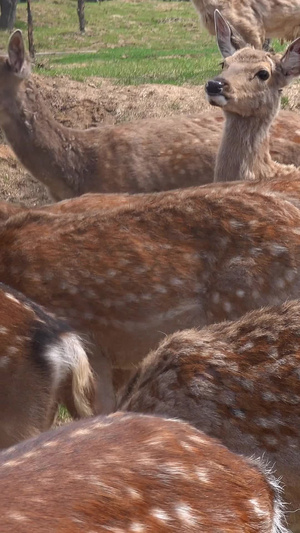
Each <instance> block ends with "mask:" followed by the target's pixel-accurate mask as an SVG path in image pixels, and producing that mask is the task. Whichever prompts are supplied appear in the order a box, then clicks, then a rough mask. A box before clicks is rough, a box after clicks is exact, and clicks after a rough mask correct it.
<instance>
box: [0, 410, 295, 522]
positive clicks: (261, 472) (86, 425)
mask: <svg viewBox="0 0 300 533" xmlns="http://www.w3.org/2000/svg"><path fill="white" fill-rule="evenodd" d="M133 451H134V453H133ZM41 465H42V466H41ZM0 483H1V495H0V512H1V532H2V533H12V532H14V533H35V532H37V531H45V532H46V531H47V532H48V531H49V532H50V531H51V532H52V531H53V532H54V531H55V533H71V532H72V533H79V532H83V531H86V532H87V531H90V532H92V531H93V532H95V533H96V532H99V533H100V532H104V531H111V532H116V533H117V532H121V531H122V532H125V531H126V532H143V531H147V532H149V533H167V532H171V531H172V532H174V533H179V532H180V533H181V532H183V531H184V532H186V533H192V532H196V531H202V532H205V533H215V532H216V531H218V532H220V533H241V532H244V533H248V532H250V531H251V533H262V532H263V533H275V532H276V533H287V530H286V528H285V526H284V525H283V524H284V517H283V512H282V504H281V498H280V489H279V488H278V482H277V481H276V480H275V478H273V476H271V475H270V474H269V472H266V471H265V468H264V467H263V465H261V464H260V462H259V461H253V460H250V459H245V458H243V457H239V456H237V455H235V454H233V453H232V452H230V451H229V450H227V449H226V448H225V447H224V446H222V445H221V444H219V443H218V442H217V441H215V440H214V439H210V438H209V437H207V436H206V435H204V434H203V433H201V432H199V431H197V430H196V429H194V428H192V427H190V426H189V425H188V424H185V423H183V422H180V421H177V420H165V419H162V418H156V417H148V416H142V415H129V414H115V415H111V416H109V417H106V418H100V417H97V418H94V419H90V420H86V421H83V422H77V423H75V424H69V425H68V426H65V427H60V428H59V429H56V430H55V431H51V432H48V433H45V434H43V435H41V436H39V437H38V438H35V439H31V440H29V441H27V442H25V443H22V444H19V445H18V446H16V447H14V448H11V449H9V450H7V451H5V452H2V453H1V454H0ZM16 492H17V496H18V497H16Z"/></svg>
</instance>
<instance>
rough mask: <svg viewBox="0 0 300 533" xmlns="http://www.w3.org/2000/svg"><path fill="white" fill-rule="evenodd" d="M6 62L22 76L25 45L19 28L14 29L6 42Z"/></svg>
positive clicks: (24, 62)
mask: <svg viewBox="0 0 300 533" xmlns="http://www.w3.org/2000/svg"><path fill="white" fill-rule="evenodd" d="M8 64H9V66H10V67H11V69H12V70H13V72H15V74H19V75H20V76H22V77H23V75H24V74H25V72H24V71H25V70H26V69H25V64H26V57H25V47H24V41H23V35H22V32H21V31H20V30H16V31H15V32H14V33H13V34H12V35H11V37H10V39H9V42H8Z"/></svg>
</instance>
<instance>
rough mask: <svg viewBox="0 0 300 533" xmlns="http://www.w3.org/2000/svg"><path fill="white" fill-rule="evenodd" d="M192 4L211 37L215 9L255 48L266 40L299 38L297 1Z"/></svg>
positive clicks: (198, 0) (199, 0) (236, 0)
mask: <svg viewBox="0 0 300 533" xmlns="http://www.w3.org/2000/svg"><path fill="white" fill-rule="evenodd" d="M193 3H194V5H195V8H196V9H197V11H198V13H199V15H200V17H201V19H202V23H203V24H204V26H205V27H206V28H207V30H208V31H209V33H210V34H211V35H214V33H215V26H214V11H215V9H218V10H219V11H221V13H222V15H223V16H224V17H226V19H227V20H228V21H229V22H230V24H232V25H233V26H234V27H235V28H236V29H237V30H238V32H239V33H240V34H241V35H242V37H243V38H244V40H245V41H246V42H248V43H249V44H251V45H252V46H254V47H255V48H262V46H263V44H264V42H265V40H266V39H271V38H277V39H282V40H287V41H290V40H293V39H295V38H296V37H298V36H299V35H300V1H299V0H193Z"/></svg>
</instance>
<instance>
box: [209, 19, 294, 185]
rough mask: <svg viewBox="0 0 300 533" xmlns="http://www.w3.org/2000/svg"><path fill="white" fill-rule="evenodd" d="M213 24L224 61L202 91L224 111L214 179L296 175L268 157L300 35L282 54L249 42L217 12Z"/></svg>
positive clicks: (290, 76)
mask: <svg viewBox="0 0 300 533" xmlns="http://www.w3.org/2000/svg"><path fill="white" fill-rule="evenodd" d="M215 23H216V33H217V40H218V45H219V48H220V51H221V53H222V55H223V57H224V63H223V70H222V74H221V75H220V76H217V77H216V78H214V79H213V80H210V81H209V82H208V83H207V84H206V93H207V96H208V100H209V102H210V103H211V104H212V105H214V106H219V107H221V108H222V110H223V112H224V115H225V127H224V130H223V135H222V141H221V146H220V149H219V151H218V155H217V160H216V167H215V181H233V180H240V179H254V178H259V179H261V180H269V179H272V178H284V177H285V178H287V179H289V180H293V179H299V178H300V169H298V168H296V167H294V166H292V165H283V164H279V163H277V162H275V161H273V160H272V158H271V155H270V151H269V130H270V126H271V124H272V121H273V119H274V117H275V116H276V114H277V112H278V109H279V105H280V96H281V91H282V89H283V88H284V87H285V86H286V85H288V84H289V83H290V82H291V81H292V80H293V79H294V78H295V77H296V76H299V74H300V38H299V39H296V41H294V42H293V43H292V44H291V45H290V46H289V47H288V48H287V50H286V52H285V54H284V55H283V56H282V57H280V56H279V55H275V54H270V53H267V52H263V51H261V50H254V49H253V48H250V47H249V46H247V44H246V43H245V42H244V41H243V40H242V39H241V37H240V36H238V37H237V35H236V32H235V29H234V28H232V27H230V26H229V25H228V23H227V22H226V20H225V19H224V18H223V17H222V15H221V14H220V13H219V12H218V11H216V12H215Z"/></svg>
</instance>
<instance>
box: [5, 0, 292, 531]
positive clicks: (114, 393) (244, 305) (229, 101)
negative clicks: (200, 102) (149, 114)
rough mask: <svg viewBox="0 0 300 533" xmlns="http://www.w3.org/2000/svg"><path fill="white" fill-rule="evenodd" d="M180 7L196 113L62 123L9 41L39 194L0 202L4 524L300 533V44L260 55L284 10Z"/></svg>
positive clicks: (24, 150) (20, 50)
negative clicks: (61, 411)
mask: <svg viewBox="0 0 300 533" xmlns="http://www.w3.org/2000/svg"><path fill="white" fill-rule="evenodd" d="M194 4H195V7H196V8H197V9H198V10H199V12H200V14H201V17H202V19H203V21H204V23H205V24H206V26H207V27H208V29H209V31H211V32H212V33H216V37H217V42H218V46H219V49H220V52H221V54H222V56H223V63H222V71H221V73H220V74H219V75H218V76H216V77H215V78H214V79H211V80H209V81H207V83H206V86H205V90H206V95H207V98H208V101H209V103H210V104H211V105H212V106H215V107H216V108H217V110H216V111H215V112H214V113H208V112H205V113H202V114H199V115H198V116H195V117H189V116H185V117H184V116H183V117H173V118H166V119H160V120H158V119H156V120H154V119H152V120H141V121H137V122H132V123H129V124H121V125H117V126H103V127H99V128H91V129H88V130H85V131H82V130H79V129H78V130H77V129H72V128H67V127H64V126H62V125H61V124H59V123H58V122H56V121H55V120H54V119H53V117H52V116H51V113H50V112H49V110H48V109H47V108H46V106H45V104H44V103H43V101H42V99H41V97H40V95H39V93H38V90H37V88H36V86H35V83H34V81H33V80H32V79H31V78H30V63H29V62H28V60H27V58H26V55H25V49H24V42H23V37H22V34H21V32H20V31H18V30H17V31H15V32H14V33H13V34H12V36H11V37H10V40H9V44H8V55H7V56H5V57H4V56H2V57H0V126H1V128H2V130H3V131H4V133H5V136H6V138H7V140H8V142H9V143H10V145H11V147H12V149H13V150H14V152H15V154H16V155H17V157H18V159H19V160H20V162H21V163H22V164H23V165H24V166H25V167H26V168H27V169H28V170H29V172H30V173H31V174H32V175H33V176H34V177H36V178H37V179H39V180H40V181H41V182H42V183H44V185H45V186H46V187H47V188H48V190H49V192H50V194H51V196H52V197H53V199H54V200H56V201H57V203H53V204H49V205H46V206H42V207H36V208H28V207H24V206H21V205H16V204H10V203H8V202H5V201H2V202H0V280H1V283H0V346H1V352H0V385H1V386H0V448H1V449H2V451H1V453H0V487H1V494H0V512H1V518H0V531H1V533H11V532H16V533H35V532H40V531H45V532H47V533H48V532H49V533H52V532H53V533H54V532H55V533H56V532H57V533H77V532H78V533H79V532H86V533H88V532H89V533H96V532H102V533H105V532H107V531H108V532H112V533H130V532H132V533H134V532H136V533H160V532H161V533H167V532H172V531H173V532H187V533H189V532H200V531H201V532H207V533H216V532H223V533H240V532H245V533H256V532H257V533H258V532H260V533H286V532H287V531H289V530H292V531H293V532H294V533H298V532H300V299H299V298H300V152H299V150H297V145H296V144H295V142H294V139H295V138H296V137H297V136H298V135H299V132H298V128H299V130H300V127H299V121H298V116H297V115H296V114H294V113H292V112H290V111H289V112H287V111H281V112H279V113H278V111H279V107H280V97H281V92H282V90H283V88H284V87H286V86H287V85H288V84H290V83H291V82H292V81H293V80H294V79H295V78H297V77H298V76H299V75H300V37H299V38H296V39H295V40H294V41H293V42H292V43H291V44H290V45H288V46H287V48H286V51H285V53H284V54H283V55H279V54H275V53H274V52H272V51H269V50H267V49H266V48H267V47H266V46H264V48H265V49H263V45H264V42H265V39H270V38H272V37H274V36H277V37H280V38H287V39H291V38H295V37H297V35H298V34H299V33H300V32H299V28H300V3H299V0H289V2H287V1H286V0H282V1H279V0H278V1H276V0H269V1H267V0H261V1H259V2H258V0H245V2H243V6H242V7H241V5H240V2H235V1H233V0H231V1H230V0H228V1H225V0H214V1H212V0H210V1H205V0H194ZM221 12H222V13H223V14H221ZM242 14H243V17H242ZM224 15H225V16H224ZM225 17H226V18H227V19H228V21H227V20H226V18H225ZM59 404H63V405H65V406H66V407H67V409H68V411H69V413H70V414H71V416H72V417H73V418H77V419H81V420H77V421H74V422H72V423H69V424H64V425H62V426H60V427H58V428H56V429H52V430H51V426H52V424H53V422H54V420H55V418H56V414H57V410H58V406H59Z"/></svg>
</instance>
